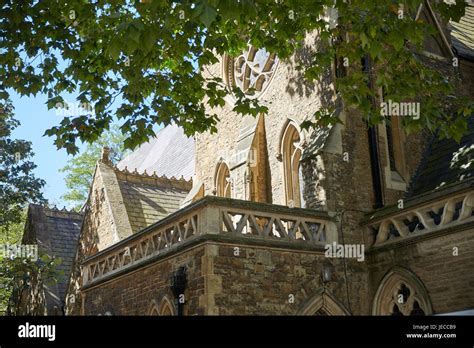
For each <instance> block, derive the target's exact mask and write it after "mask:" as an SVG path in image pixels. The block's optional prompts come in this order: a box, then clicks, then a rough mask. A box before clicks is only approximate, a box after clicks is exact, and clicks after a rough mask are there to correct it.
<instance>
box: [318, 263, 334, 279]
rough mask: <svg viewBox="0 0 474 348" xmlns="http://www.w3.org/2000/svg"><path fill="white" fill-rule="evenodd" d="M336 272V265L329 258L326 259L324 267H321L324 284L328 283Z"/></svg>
mask: <svg viewBox="0 0 474 348" xmlns="http://www.w3.org/2000/svg"><path fill="white" fill-rule="evenodd" d="M333 273H334V266H333V264H332V263H331V261H329V260H328V259H326V260H324V262H323V267H322V269H321V280H322V281H323V284H327V283H329V282H330V281H331V280H332V276H333Z"/></svg>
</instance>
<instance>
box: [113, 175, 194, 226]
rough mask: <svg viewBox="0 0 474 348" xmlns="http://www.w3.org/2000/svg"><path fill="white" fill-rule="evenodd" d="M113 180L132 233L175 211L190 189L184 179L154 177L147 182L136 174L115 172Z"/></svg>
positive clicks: (189, 183)
mask: <svg viewBox="0 0 474 348" xmlns="http://www.w3.org/2000/svg"><path fill="white" fill-rule="evenodd" d="M137 179H138V180H137ZM117 180H118V183H119V187H120V191H121V193H122V197H123V202H124V205H125V208H126V210H127V213H128V219H129V221H130V225H131V227H132V233H136V232H138V231H140V230H141V229H143V228H145V227H148V226H150V225H151V224H153V223H155V222H157V221H159V220H161V219H163V218H164V217H166V216H168V215H169V214H171V213H173V212H175V211H177V210H178V209H179V208H180V204H181V201H182V200H184V198H185V197H186V195H187V194H188V192H189V190H190V189H191V186H192V184H191V182H187V181H184V180H182V181H180V180H170V179H167V178H157V179H156V180H155V181H150V180H148V182H147V180H145V181H142V180H140V178H139V177H137V175H135V176H133V175H123V174H122V173H118V175H117Z"/></svg>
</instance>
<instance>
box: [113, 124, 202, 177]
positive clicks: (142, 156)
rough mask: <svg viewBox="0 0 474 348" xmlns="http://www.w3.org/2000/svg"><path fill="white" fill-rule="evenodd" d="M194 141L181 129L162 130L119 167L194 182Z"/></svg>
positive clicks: (173, 125)
mask: <svg viewBox="0 0 474 348" xmlns="http://www.w3.org/2000/svg"><path fill="white" fill-rule="evenodd" d="M194 148H195V147H194V139H193V138H192V137H187V136H186V135H185V134H184V131H183V129H182V128H181V127H178V126H177V125H175V124H172V125H169V126H166V127H164V128H162V129H161V130H160V131H159V132H158V133H157V134H156V137H155V138H154V139H152V140H150V141H149V142H147V143H145V144H143V145H141V146H140V147H139V148H138V149H136V150H135V151H134V152H132V153H131V154H130V155H129V156H127V157H125V158H124V159H123V160H122V161H120V162H119V163H118V164H117V167H118V168H119V169H121V170H123V169H125V167H127V168H128V170H131V171H133V170H135V169H137V170H138V172H139V173H143V172H144V171H145V170H146V171H147V172H148V173H153V172H156V174H157V175H158V176H162V175H165V176H166V177H168V178H171V177H173V176H174V177H175V178H181V176H183V177H184V178H185V179H186V180H189V179H191V177H192V176H193V175H194V161H195V156H194Z"/></svg>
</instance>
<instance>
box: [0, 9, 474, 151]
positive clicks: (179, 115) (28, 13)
mask: <svg viewBox="0 0 474 348" xmlns="http://www.w3.org/2000/svg"><path fill="white" fill-rule="evenodd" d="M423 2H424V1H422V0H405V1H399V0H371V1H367V0H351V1H349V0H336V1H334V0H311V1H302V0H258V1H257V0H240V1H236V0H196V1H187V0H181V1H168V0H141V1H125V0H108V1H101V0H95V1H85V0H68V1H64V0H59V1H58V0H42V1H32V0H30V1H26V0H25V1H6V2H4V3H3V5H2V6H1V8H0V18H1V19H0V38H1V39H0V40H1V41H0V42H1V45H0V76H1V79H2V83H3V84H2V86H1V87H0V98H1V97H7V96H8V90H9V89H10V88H11V89H14V90H15V91H17V92H18V93H20V94H23V95H31V94H33V95H35V94H36V93H39V92H42V93H45V94H47V96H48V97H49V101H48V107H50V108H53V107H55V105H56V104H57V103H61V102H63V100H62V98H61V93H63V92H69V93H73V92H74V93H78V97H77V98H78V101H79V102H80V103H89V104H90V105H94V111H95V114H94V115H92V114H87V113H84V114H80V115H71V116H69V117H65V118H64V119H63V120H62V121H61V123H60V124H59V125H58V126H56V127H53V128H51V129H49V130H48V131H47V132H46V134H48V135H50V136H54V137H55V143H56V145H57V146H58V147H62V148H66V149H67V151H68V152H70V153H75V152H76V151H77V146H76V145H75V142H76V140H77V139H80V140H81V141H88V142H93V141H95V140H97V139H98V138H99V136H100V134H101V133H102V131H103V130H105V129H108V127H109V124H110V123H111V122H112V120H113V117H114V115H115V116H116V117H117V118H118V119H120V120H121V122H122V128H121V129H122V131H123V132H124V133H125V134H126V135H127V139H126V140H125V142H124V144H125V146H126V147H127V148H133V147H135V146H136V145H138V144H140V143H143V142H145V141H146V140H147V138H149V137H150V136H152V135H153V134H154V133H153V125H154V124H165V125H166V124H169V123H171V122H173V121H174V122H176V123H177V124H178V125H180V126H181V127H183V129H184V130H185V132H186V133H187V134H188V135H190V134H193V133H195V132H203V131H207V130H210V131H216V123H217V121H218V117H217V115H216V114H215V113H214V112H213V110H212V108H211V109H210V108H206V105H209V106H211V107H215V106H221V105H223V104H224V97H225V95H226V94H228V93H230V92H229V91H228V89H227V88H226V87H225V86H224V84H223V83H222V81H221V79H220V78H219V77H205V75H204V74H202V73H203V71H204V69H205V66H206V65H210V64H213V63H216V62H217V58H216V57H217V56H219V55H222V54H224V53H229V54H231V55H236V54H238V53H239V52H240V51H241V50H242V49H243V48H245V47H246V45H247V44H248V43H250V44H252V45H254V46H255V47H264V48H266V49H267V51H269V52H274V53H276V54H277V55H278V56H279V58H280V59H286V58H288V57H290V56H291V55H292V54H293V53H295V51H296V50H297V49H298V48H301V47H302V45H303V39H304V38H305V36H306V34H307V33H311V32H315V31H318V32H319V35H320V36H319V37H320V38H321V41H322V43H323V45H322V47H321V48H320V49H319V50H318V51H317V52H313V54H312V59H310V61H307V62H306V61H305V63H304V66H301V67H300V68H301V69H302V70H303V72H304V74H305V77H306V79H308V80H309V81H311V80H320V79H321V77H322V75H323V73H324V71H325V70H326V69H328V68H329V66H330V64H331V62H332V61H333V58H334V56H335V55H337V56H339V57H344V58H347V59H348V62H349V64H350V65H351V67H354V68H353V69H349V74H347V75H346V76H342V77H339V78H337V79H336V81H335V84H336V86H337V90H338V93H340V95H341V97H342V99H343V100H344V101H346V102H347V104H348V105H349V106H352V107H355V108H357V109H359V110H360V111H361V113H362V114H363V115H364V117H366V118H367V120H368V121H369V123H371V124H374V123H377V122H380V121H381V117H380V111H379V110H377V108H378V107H377V106H376V105H374V103H370V102H369V100H370V98H371V97H372V96H373V95H374V93H375V92H374V91H376V90H378V89H379V88H381V87H383V88H384V90H385V91H386V93H387V96H389V97H390V98H391V99H393V100H394V101H402V100H419V101H422V104H421V115H422V116H421V117H420V119H418V120H415V119H413V118H405V119H404V122H405V126H406V127H407V128H408V129H409V130H417V129H420V128H423V127H426V128H428V129H430V130H435V129H438V128H439V129H441V134H442V135H444V136H449V137H454V138H456V139H459V138H460V135H461V134H462V131H463V130H464V129H465V128H466V122H465V115H467V114H469V113H470V111H471V109H470V105H469V101H466V100H463V99H462V98H460V97H456V96H455V94H454V86H453V84H452V83H451V82H449V81H447V80H446V79H445V76H444V75H443V73H441V72H440V71H434V70H430V69H428V68H426V67H424V66H422V64H421V63H420V61H419V60H418V59H417V58H416V56H415V55H414V54H413V53H412V52H413V49H418V50H420V49H421V48H422V45H423V42H424V38H425V37H426V36H427V35H428V34H430V33H433V28H432V27H431V25H430V24H429V23H426V22H423V21H421V20H417V21H415V20H414V13H416V11H417V9H418V7H419V5H420V4H421V3H423ZM430 3H431V6H432V7H433V8H434V9H435V11H436V12H437V13H439V14H440V15H441V16H442V18H443V20H444V21H445V22H447V21H449V20H451V19H452V20H455V21H457V20H459V18H460V17H461V16H462V15H463V14H464V8H465V6H466V4H465V2H464V1H457V2H455V3H453V4H448V3H447V2H443V1H430ZM402 5H403V8H402V11H403V13H404V15H403V16H400V13H399V11H400V9H401V6H402ZM333 7H335V8H337V11H338V12H337V13H338V19H337V23H338V25H337V26H335V25H328V21H327V20H326V19H325V16H326V14H327V13H328V9H330V8H333ZM331 13H333V14H334V11H332V12H331ZM341 38H342V39H341ZM329 42H332V44H329ZM364 57H370V60H371V62H372V66H373V70H371V71H370V72H371V73H375V72H377V74H378V75H377V76H376V78H374V87H375V88H372V89H370V88H368V87H367V83H368V74H367V73H362V72H361V70H360V69H358V68H355V67H357V64H359V62H360V61H361V59H362V58H364ZM377 68H378V69H377ZM119 95H120V97H121V99H122V102H121V104H120V105H119V106H118V107H114V105H115V104H114V100H115V98H116V97H117V96H119ZM447 96H451V98H447ZM448 99H449V103H450V104H452V105H450V107H449V108H447V105H446V104H447V100H448ZM235 110H236V111H238V112H239V113H246V114H253V115H256V114H258V113H260V112H265V111H266V108H265V106H264V105H258V103H257V102H256V101H255V100H253V101H251V100H248V99H246V98H245V97H244V96H243V94H240V95H239V98H238V101H237V103H236V106H235ZM315 117H316V121H318V122H319V124H327V123H334V122H337V119H336V117H335V116H334V115H333V114H332V113H331V105H328V106H327V110H322V112H319V113H317V114H315Z"/></svg>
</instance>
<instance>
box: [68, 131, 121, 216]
mask: <svg viewBox="0 0 474 348" xmlns="http://www.w3.org/2000/svg"><path fill="white" fill-rule="evenodd" d="M124 140H125V137H124V136H123V134H122V133H121V132H120V130H119V128H118V126H116V125H115V126H113V127H111V130H110V131H106V132H105V133H104V134H102V136H101V137H100V138H99V139H98V140H97V141H95V142H93V143H92V144H88V145H87V147H86V149H85V150H84V151H83V152H82V153H80V154H79V155H77V156H75V157H74V158H72V159H70V160H69V161H68V163H67V165H66V166H64V167H63V168H61V169H60V171H61V172H65V173H66V177H65V179H64V180H65V182H66V187H67V189H68V192H66V193H65V194H64V195H63V196H62V197H61V198H62V199H64V200H65V201H68V202H71V203H74V204H76V206H75V210H78V209H80V208H81V206H82V204H84V202H85V201H86V199H87V196H88V194H89V189H90V185H91V182H92V179H93V175H94V168H95V166H96V163H97V161H98V160H99V159H100V156H101V152H102V148H103V147H108V148H110V160H111V161H112V163H114V164H115V163H117V162H118V161H120V160H121V159H122V158H123V156H124V155H125V154H126V150H125V149H124Z"/></svg>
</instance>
